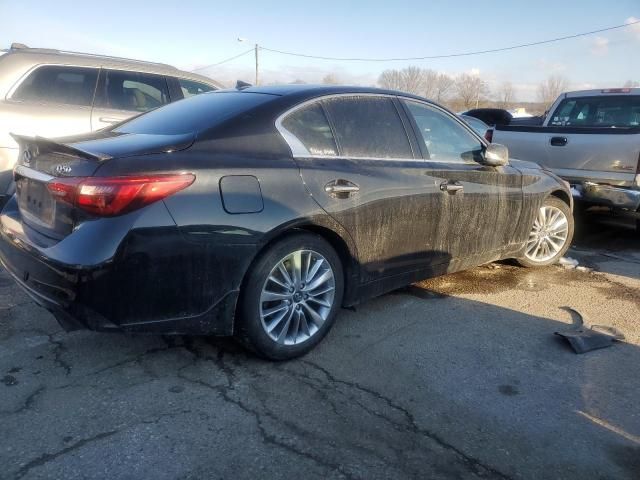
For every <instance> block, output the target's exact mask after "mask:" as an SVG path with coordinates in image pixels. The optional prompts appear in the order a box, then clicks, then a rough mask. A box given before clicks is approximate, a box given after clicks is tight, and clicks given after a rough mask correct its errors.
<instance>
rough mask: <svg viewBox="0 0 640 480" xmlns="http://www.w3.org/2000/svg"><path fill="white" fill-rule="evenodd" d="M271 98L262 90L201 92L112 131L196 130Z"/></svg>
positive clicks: (173, 132)
mask: <svg viewBox="0 0 640 480" xmlns="http://www.w3.org/2000/svg"><path fill="white" fill-rule="evenodd" d="M274 98H275V97H274V96H273V95H267V94H263V93H248V92H223V91H218V92H211V93H205V94H202V95H196V96H194V97H190V98H187V99H185V100H181V101H179V102H175V103H170V104H169V105H166V106H164V107H161V108H158V109H157V110H153V111H151V112H149V113H146V114H144V115H140V116H139V117H136V118H134V119H132V120H130V121H128V122H125V123H123V124H121V125H118V126H117V127H116V128H115V129H114V132H117V133H139V134H150V135H181V134H185V133H198V132H201V131H203V130H206V129H208V128H211V127H213V126H215V125H218V124H220V123H221V122H223V121H224V120H226V119H228V118H231V117H233V116H235V115H238V114H239V113H243V112H246V111H247V110H250V109H252V108H254V107H257V106H258V105H262V104H263V103H266V102H268V101H269V100H273V99H274Z"/></svg>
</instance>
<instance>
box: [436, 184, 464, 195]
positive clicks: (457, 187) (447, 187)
mask: <svg viewBox="0 0 640 480" xmlns="http://www.w3.org/2000/svg"><path fill="white" fill-rule="evenodd" d="M440 190H442V191H443V192H449V193H456V192H460V191H462V190H464V186H463V185H462V184H461V183H460V182H452V181H448V182H442V183H441V184H440Z"/></svg>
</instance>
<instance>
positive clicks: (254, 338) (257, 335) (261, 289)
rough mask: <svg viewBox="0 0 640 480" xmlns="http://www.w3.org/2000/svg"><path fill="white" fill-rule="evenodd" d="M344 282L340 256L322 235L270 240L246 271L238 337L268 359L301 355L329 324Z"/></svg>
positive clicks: (318, 338) (313, 345)
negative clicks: (265, 249)
mask: <svg viewBox="0 0 640 480" xmlns="http://www.w3.org/2000/svg"><path fill="white" fill-rule="evenodd" d="M343 285H344V279H343V273H342V265H341V262H340V258H339V257H338V255H337V254H336V252H335V250H334V249H333V248H332V247H331V245H329V244H328V243H327V242H326V241H325V240H324V239H323V238H321V237H319V236H316V235H311V234H296V235H292V236H290V237H287V238H285V239H283V240H281V241H279V242H277V243H275V244H274V245H272V246H271V247H270V248H269V249H268V250H267V251H266V252H265V253H264V254H263V255H262V256H261V257H260V258H259V259H258V260H257V262H256V263H255V264H254V265H253V267H252V268H251V271H250V272H249V273H248V278H247V281H246V282H245V285H244V291H243V292H241V300H240V306H239V318H238V331H237V338H238V339H239V340H240V341H241V342H242V343H243V344H244V345H245V346H246V347H248V348H249V349H250V350H252V351H254V352H255V353H257V354H258V355H260V356H262V357H265V358H268V359H271V360H287V359H290V358H295V357H298V356H300V355H304V354H305V353H307V352H308V351H309V350H311V349H312V348H313V347H315V346H316V345H317V344H318V343H319V342H320V340H322V338H323V337H324V336H325V335H326V334H327V332H328V331H329V329H330V328H331V326H332V324H333V322H334V320H335V316H336V313H337V310H338V309H339V308H340V305H341V303H342V292H343Z"/></svg>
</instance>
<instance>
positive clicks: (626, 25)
mask: <svg viewBox="0 0 640 480" xmlns="http://www.w3.org/2000/svg"><path fill="white" fill-rule="evenodd" d="M636 24H640V20H636V21H635V22H629V23H624V24H622V25H616V26H613V27H607V28H601V29H599V30H592V31H590V32H583V33H576V34H575V35H567V36H565V37H557V38H552V39H549V40H541V41H539V42H531V43H522V44H519V45H512V46H509V47H502V48H492V49H489V50H477V51H472V52H461V53H450V54H446V55H426V56H424V57H404V58H344V57H324V56H319V55H308V54H304V53H296V52H287V51H284V50H276V49H274V48H267V47H263V46H260V47H259V48H260V50H266V51H268V52H273V53H279V54H281V55H290V56H293V57H304V58H313V59H316V60H332V61H338V62H397V61H409V60H432V59H437V58H452V57H467V56H471V55H482V54H485V53H495V52H504V51H507V50H515V49H517V48H525V47H533V46H536V45H545V44H548V43H554V42H560V41H562V40H570V39H572V38H579V37H585V36H587V35H594V34H596V33H602V32H608V31H610V30H616V29H619V28H626V27H630V26H632V25H636ZM249 51H251V50H249ZM245 53H248V52H245ZM242 55H244V54H242ZM225 61H226V60H225Z"/></svg>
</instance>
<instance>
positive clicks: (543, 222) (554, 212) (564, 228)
mask: <svg viewBox="0 0 640 480" xmlns="http://www.w3.org/2000/svg"><path fill="white" fill-rule="evenodd" d="M568 236H569V221H568V219H567V217H566V215H565V214H564V212H563V211H562V210H560V209H559V208H557V207H553V206H548V205H547V206H543V207H541V208H540V210H538V215H537V216H536V219H535V221H534V222H533V229H532V230H531V233H530V234H529V240H528V241H527V247H526V250H525V256H526V257H527V258H528V259H529V260H531V261H533V262H546V261H547V260H550V259H552V258H553V257H555V256H556V255H557V254H558V252H560V251H561V250H562V248H563V247H564V246H565V244H566V243H567V238H568Z"/></svg>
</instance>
